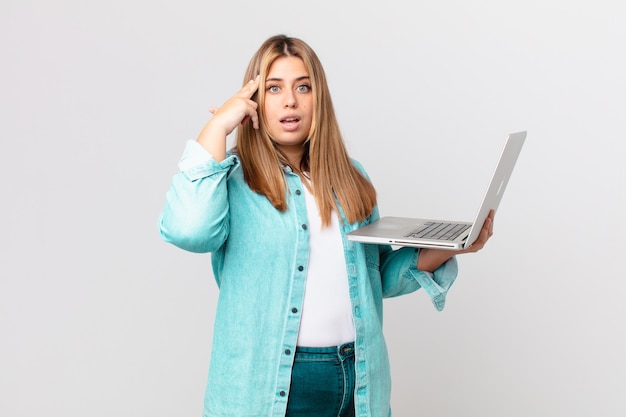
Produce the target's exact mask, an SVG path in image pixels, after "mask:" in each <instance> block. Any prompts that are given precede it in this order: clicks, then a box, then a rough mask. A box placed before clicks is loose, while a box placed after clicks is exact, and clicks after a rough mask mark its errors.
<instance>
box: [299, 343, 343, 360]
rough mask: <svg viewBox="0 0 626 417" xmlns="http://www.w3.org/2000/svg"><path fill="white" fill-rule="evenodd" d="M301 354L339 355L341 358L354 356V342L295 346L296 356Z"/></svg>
mask: <svg viewBox="0 0 626 417" xmlns="http://www.w3.org/2000/svg"><path fill="white" fill-rule="evenodd" d="M298 354H301V355H302V356H307V357H313V356H317V357H320V358H321V357H328V356H334V357H339V358H340V359H341V360H344V359H346V358H349V357H351V356H354V342H349V343H344V344H342V345H339V346H328V347H307V346H296V356H298Z"/></svg>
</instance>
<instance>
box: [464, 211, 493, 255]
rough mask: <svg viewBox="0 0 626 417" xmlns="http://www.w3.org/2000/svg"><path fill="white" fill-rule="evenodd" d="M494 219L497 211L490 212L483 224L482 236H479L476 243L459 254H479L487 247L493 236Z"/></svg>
mask: <svg viewBox="0 0 626 417" xmlns="http://www.w3.org/2000/svg"><path fill="white" fill-rule="evenodd" d="M494 217H495V211H494V210H491V211H489V215H488V216H487V218H486V219H485V223H483V228H482V229H481V230H480V234H479V235H478V238H477V239H476V240H475V241H474V243H472V244H471V245H469V246H468V247H467V248H465V249H463V250H461V251H459V252H458V253H471V252H478V251H479V250H481V249H482V248H483V247H484V246H485V244H486V243H487V241H488V240H489V238H490V237H491V236H493V218H494Z"/></svg>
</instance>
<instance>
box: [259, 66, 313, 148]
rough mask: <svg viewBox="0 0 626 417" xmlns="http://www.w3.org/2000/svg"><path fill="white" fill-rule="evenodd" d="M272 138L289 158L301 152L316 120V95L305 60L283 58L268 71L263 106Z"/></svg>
mask: <svg viewBox="0 0 626 417" xmlns="http://www.w3.org/2000/svg"><path fill="white" fill-rule="evenodd" d="M263 106H264V107H263V109H264V111H265V117H266V121H267V125H268V126H269V135H270V137H271V138H272V140H273V141H274V142H275V143H276V144H277V145H278V147H279V148H280V149H281V150H282V151H283V152H284V153H285V154H286V155H288V156H289V155H294V154H295V155H297V154H301V153H302V144H303V143H304V141H305V140H306V139H307V137H308V135H309V131H310V129H311V123H312V121H313V92H312V90H311V79H310V77H309V72H308V71H307V69H306V67H305V66H304V62H303V61H302V59H300V58H298V57H293V56H290V57H281V58H278V59H276V60H275V61H274V62H273V63H272V65H271V66H270V68H269V71H268V74H267V78H266V79H265V103H263Z"/></svg>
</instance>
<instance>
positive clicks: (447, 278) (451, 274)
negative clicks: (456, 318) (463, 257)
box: [408, 257, 459, 311]
mask: <svg viewBox="0 0 626 417" xmlns="http://www.w3.org/2000/svg"><path fill="white" fill-rule="evenodd" d="M408 272H409V274H411V276H412V277H413V279H415V281H417V283H418V284H419V285H420V286H421V287H422V288H423V289H424V291H426V294H428V296H429V297H430V299H431V301H432V303H433V305H434V306H435V308H436V309H437V310H438V311H441V310H443V308H444V307H445V304H446V295H447V294H448V290H450V287H452V284H453V283H454V281H455V280H456V277H457V275H458V272H459V268H458V263H457V260H456V257H452V258H450V259H448V260H447V261H446V262H445V263H443V264H442V265H441V266H440V267H439V268H437V269H436V270H435V272H426V271H420V270H418V269H417V268H410V269H409V271H408Z"/></svg>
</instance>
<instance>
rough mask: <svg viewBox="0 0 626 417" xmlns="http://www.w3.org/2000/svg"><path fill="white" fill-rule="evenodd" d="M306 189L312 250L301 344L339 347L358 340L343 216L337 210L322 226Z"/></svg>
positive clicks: (299, 336) (303, 311)
mask: <svg viewBox="0 0 626 417" xmlns="http://www.w3.org/2000/svg"><path fill="white" fill-rule="evenodd" d="M303 188H304V195H305V198H306V209H307V215H308V219H309V227H308V230H309V236H310V241H309V247H310V248H311V252H310V253H309V266H308V270H307V277H306V286H305V291H304V305H303V307H302V318H301V321H300V331H299V333H298V346H307V347H326V346H339V345H341V344H343V343H348V342H353V341H354V340H355V330H354V323H353V321H352V305H351V302H350V293H349V289H348V274H347V269H346V259H345V256H344V251H343V242H342V239H341V232H340V229H339V218H338V217H337V214H336V213H335V212H334V211H333V213H332V222H331V224H330V226H329V227H325V228H322V219H321V217H320V214H319V210H318V208H317V204H316V203H315V199H314V198H313V195H312V194H311V193H310V192H309V190H308V189H307V188H306V187H303Z"/></svg>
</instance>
